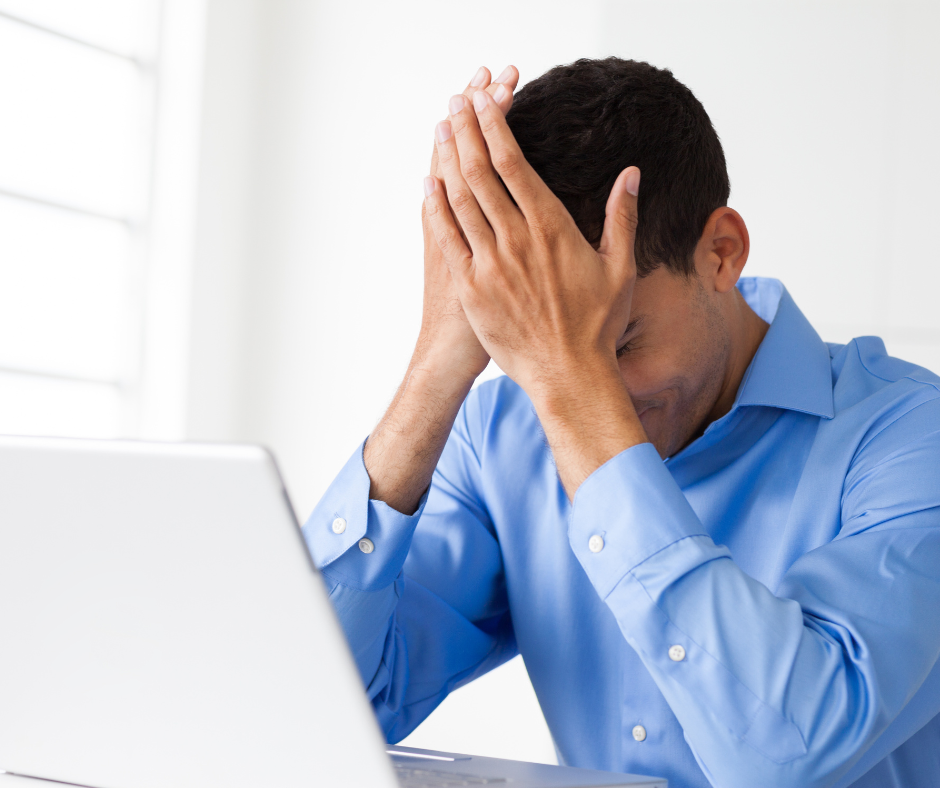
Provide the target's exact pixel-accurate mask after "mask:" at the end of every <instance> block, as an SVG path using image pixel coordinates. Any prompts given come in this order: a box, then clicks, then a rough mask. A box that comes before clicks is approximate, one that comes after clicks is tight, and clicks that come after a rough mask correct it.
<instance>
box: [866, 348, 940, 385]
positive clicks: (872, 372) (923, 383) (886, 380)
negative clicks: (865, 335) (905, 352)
mask: <svg viewBox="0 0 940 788" xmlns="http://www.w3.org/2000/svg"><path fill="white" fill-rule="evenodd" d="M852 345H853V346H854V348H855V356H856V358H857V359H858V363H859V364H861V365H862V369H864V370H865V371H866V372H867V373H868V374H869V375H871V376H872V377H873V378H878V380H883V381H884V382H885V383H897V382H898V381H899V380H909V381H911V383H918V384H920V385H921V386H928V387H929V388H932V389H933V390H934V391H935V392H937V395H938V396H940V388H938V387H937V384H936V383H930V382H929V381H926V380H916V379H915V378H912V377H911V376H910V375H902V376H901V377H899V378H896V379H894V380H891V378H886V377H884V376H883V375H879V374H878V373H877V372H874V371H872V370H871V369H869V368H868V365H867V364H866V363H865V362H864V361H863V360H862V354H861V353H859V352H858V337H856V338H855V339H853V340H852ZM885 349H886V350H887V348H885ZM889 358H893V356H889ZM898 360H899V361H904V359H898ZM904 363H905V364H911V363H912V362H910V361H905V362H904ZM913 366H918V365H917V364H914V365H913ZM921 369H925V368H924V367H921ZM928 372H929V370H928Z"/></svg>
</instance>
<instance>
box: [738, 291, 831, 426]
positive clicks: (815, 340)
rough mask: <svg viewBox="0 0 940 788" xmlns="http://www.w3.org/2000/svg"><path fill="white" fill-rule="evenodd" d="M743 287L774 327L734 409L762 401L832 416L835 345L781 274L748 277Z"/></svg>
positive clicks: (756, 356)
mask: <svg viewBox="0 0 940 788" xmlns="http://www.w3.org/2000/svg"><path fill="white" fill-rule="evenodd" d="M738 290H740V291H741V295H742V296H744V300H745V301H746V302H747V303H748V306H750V307H751V309H753V310H754V311H755V312H756V313H757V314H758V315H759V316H760V317H761V318H762V319H763V320H765V321H767V322H768V323H770V328H769V329H768V330H767V333H766V334H765V335H764V340H763V341H762V342H761V344H760V347H758V348H757V353H755V354H754V358H753V359H752V360H751V363H750V365H749V366H748V368H747V372H745V374H744V380H743V381H742V383H741V386H740V387H739V388H738V395H737V397H736V399H735V403H734V408H737V407H739V406H744V405H762V406H765V407H772V408H783V409H786V410H795V411H800V412H802V413H810V414H812V415H814V416H821V417H822V418H824V419H831V418H832V417H833V415H834V413H835V411H834V409H833V404H832V362H831V360H830V357H829V348H828V347H827V346H826V344H825V343H824V342H823V341H822V339H820V337H819V334H817V333H816V330H815V329H814V328H813V327H812V326H811V325H810V323H809V321H808V320H807V319H806V317H805V316H804V315H803V313H802V312H801V311H800V308H799V307H798V306H797V305H796V303H795V302H794V301H793V298H792V297H791V296H790V294H789V293H788V292H787V289H786V288H785V287H784V286H783V284H782V283H781V282H779V281H778V280H776V279H766V278H764V277H746V278H742V279H741V280H740V281H739V282H738Z"/></svg>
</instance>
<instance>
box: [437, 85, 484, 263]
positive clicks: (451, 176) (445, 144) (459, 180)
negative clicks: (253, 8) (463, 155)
mask: <svg viewBox="0 0 940 788" xmlns="http://www.w3.org/2000/svg"><path fill="white" fill-rule="evenodd" d="M460 102H462V103H464V104H466V103H467V100H466V99H465V98H464V97H463V96H454V98H452V99H451V104H452V105H453V106H454V107H455V108H456V107H457V106H458V104H459V103H460ZM435 137H436V139H437V156H438V163H439V165H440V168H441V174H442V176H443V181H444V187H445V189H446V193H447V200H448V202H449V203H450V207H451V209H452V210H453V212H454V216H455V217H456V219H457V221H458V222H459V223H460V226H461V227H462V228H463V231H464V235H466V236H467V241H469V243H470V248H471V249H472V250H473V252H474V254H479V253H481V252H483V251H484V250H487V249H490V248H492V247H493V245H494V244H495V237H494V235H493V228H492V227H491V226H490V223H489V222H488V221H487V219H486V216H484V214H483V210H482V209H481V208H480V204H479V203H478V202H477V198H476V196H475V195H474V193H473V189H472V188H471V187H470V184H468V183H467V181H466V180H465V179H464V175H463V166H462V165H463V163H462V162H461V159H460V154H459V152H458V150H457V141H456V139H455V135H454V132H453V126H452V123H451V121H449V120H445V121H442V122H441V123H438V124H437V130H436V132H435Z"/></svg>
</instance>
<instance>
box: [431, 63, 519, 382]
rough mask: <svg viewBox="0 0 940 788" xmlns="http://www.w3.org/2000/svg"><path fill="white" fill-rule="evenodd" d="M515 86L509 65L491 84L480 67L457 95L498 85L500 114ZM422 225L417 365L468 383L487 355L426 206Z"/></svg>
mask: <svg viewBox="0 0 940 788" xmlns="http://www.w3.org/2000/svg"><path fill="white" fill-rule="evenodd" d="M518 82H519V72H518V71H517V70H516V68H515V67H514V66H507V67H506V69H505V70H504V71H503V72H502V73H501V74H500V75H499V76H498V77H497V78H496V81H495V82H491V80H490V72H489V70H488V69H487V68H485V67H481V68H480V70H479V71H477V73H476V75H475V76H474V78H473V80H472V81H471V82H470V84H469V85H467V87H466V89H465V90H464V92H463V94H462V95H463V97H464V98H465V99H467V100H468V101H471V100H472V98H473V94H474V93H476V92H477V91H478V90H483V91H486V92H487V93H489V94H490V95H493V94H494V93H496V91H497V90H499V89H500V87H502V90H500V96H499V101H498V102H496V104H495V106H496V107H498V111H499V112H501V113H502V114H503V115H505V114H506V113H507V112H508V111H509V108H510V107H511V106H512V95H513V91H514V90H515V88H516V85H517V84H518ZM431 175H432V176H434V177H436V178H438V179H440V178H441V177H442V173H441V171H440V165H439V162H438V155H437V146H436V145H435V147H434V153H433V155H432V157H431ZM421 221H422V224H423V225H424V305H423V311H422V319H421V332H420V334H419V338H418V346H417V348H416V350H415V357H416V361H417V362H418V363H420V364H433V365H436V366H437V367H438V368H439V369H440V368H447V369H448V370H451V371H452V373H453V374H454V375H456V376H457V377H458V378H461V379H464V378H467V379H469V380H470V382H471V383H472V382H473V380H475V379H476V377H477V376H478V375H479V374H480V373H481V372H482V371H483V369H484V368H485V367H486V365H487V363H488V362H489V360H490V357H489V355H488V354H487V352H486V351H485V350H484V349H483V347H482V346H481V345H480V342H479V340H478V339H477V337H476V334H474V333H473V329H471V328H470V324H469V323H468V322H467V318H466V315H464V311H463V307H462V306H461V305H460V300H459V299H458V298H457V291H456V290H455V289H454V284H453V281H452V280H451V275H450V272H449V271H448V269H447V265H446V264H445V262H444V259H443V256H442V254H441V250H440V247H439V246H438V244H437V241H436V240H435V238H434V234H433V232H432V231H431V228H430V226H429V224H428V218H427V211H426V208H425V206H422V208H421Z"/></svg>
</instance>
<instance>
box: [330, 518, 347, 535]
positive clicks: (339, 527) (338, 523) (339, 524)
mask: <svg viewBox="0 0 940 788" xmlns="http://www.w3.org/2000/svg"><path fill="white" fill-rule="evenodd" d="M345 530H346V521H345V520H344V519H343V518H342V517H337V518H336V519H335V520H334V521H333V533H334V534H341V533H342V532H343V531H345Z"/></svg>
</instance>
